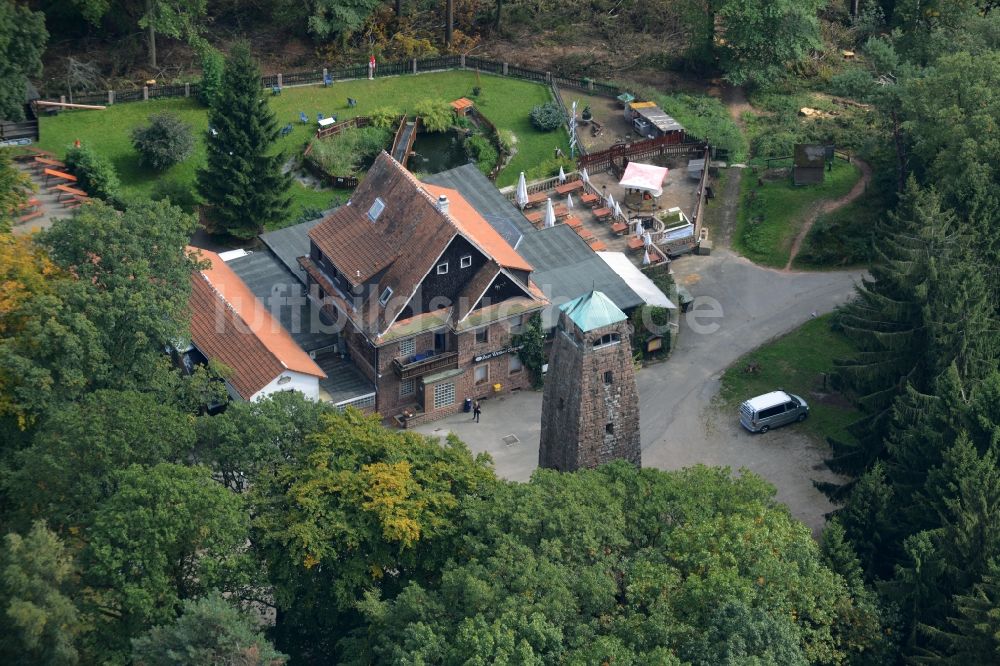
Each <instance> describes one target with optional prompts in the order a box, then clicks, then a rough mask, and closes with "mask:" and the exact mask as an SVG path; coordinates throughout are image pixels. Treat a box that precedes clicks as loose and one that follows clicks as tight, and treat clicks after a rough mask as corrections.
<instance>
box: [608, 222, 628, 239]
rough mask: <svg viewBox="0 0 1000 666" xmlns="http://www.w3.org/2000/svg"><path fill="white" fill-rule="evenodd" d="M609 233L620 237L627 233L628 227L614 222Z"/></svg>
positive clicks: (622, 223)
mask: <svg viewBox="0 0 1000 666" xmlns="http://www.w3.org/2000/svg"><path fill="white" fill-rule="evenodd" d="M611 231H612V232H613V233H615V234H618V235H619V236H622V235H624V234H625V232H627V231H628V225H627V224H625V223H624V222H615V223H614V224H612V225H611Z"/></svg>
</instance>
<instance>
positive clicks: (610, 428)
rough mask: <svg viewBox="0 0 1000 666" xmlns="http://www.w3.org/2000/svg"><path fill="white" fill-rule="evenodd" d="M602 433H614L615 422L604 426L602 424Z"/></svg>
mask: <svg viewBox="0 0 1000 666" xmlns="http://www.w3.org/2000/svg"><path fill="white" fill-rule="evenodd" d="M604 433H605V434H607V435H613V434H615V424H614V423H609V424H607V425H606V426H604Z"/></svg>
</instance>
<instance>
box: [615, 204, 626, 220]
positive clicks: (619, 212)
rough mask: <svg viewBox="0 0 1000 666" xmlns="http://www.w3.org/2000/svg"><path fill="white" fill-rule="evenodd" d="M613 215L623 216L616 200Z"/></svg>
mask: <svg viewBox="0 0 1000 666" xmlns="http://www.w3.org/2000/svg"><path fill="white" fill-rule="evenodd" d="M615 217H625V216H624V215H622V207H621V204H619V203H618V202H617V201H616V202H615Z"/></svg>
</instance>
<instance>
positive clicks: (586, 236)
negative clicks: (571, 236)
mask: <svg viewBox="0 0 1000 666" xmlns="http://www.w3.org/2000/svg"><path fill="white" fill-rule="evenodd" d="M573 231H575V232H576V235H577V236H579V237H580V238H582V239H583V240H585V241H587V242H590V241H592V240H594V234H592V233H591V232H590V231H589V230H588V229H584V228H583V227H580V228H579V229H574V230H573Z"/></svg>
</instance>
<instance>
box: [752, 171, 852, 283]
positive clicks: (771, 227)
mask: <svg viewBox="0 0 1000 666" xmlns="http://www.w3.org/2000/svg"><path fill="white" fill-rule="evenodd" d="M860 176H861V172H860V171H858V169H857V167H855V166H854V165H852V164H847V163H844V162H835V163H834V167H833V171H830V172H827V173H826V179H825V180H824V181H823V183H822V184H820V185H807V186H800V187H795V186H793V185H792V184H791V179H790V178H781V179H780V180H765V181H763V185H758V176H757V175H755V174H754V173H753V172H751V173H745V174H744V175H743V182H742V183H741V184H740V213H739V217H738V219H737V222H736V233H735V234H734V235H733V246H734V247H735V248H736V250H737V251H739V252H740V253H741V254H743V255H744V256H745V257H747V258H748V259H750V260H751V261H753V262H755V263H758V264H762V265H764V266H772V267H774V268H784V266H785V264H786V263H788V256H789V253H790V251H791V248H792V242H793V241H794V240H795V236H796V235H797V234H798V233H799V230H800V229H801V228H802V223H803V222H805V218H806V216H807V214H808V213H809V211H810V210H811V209H812V207H813V206H815V205H816V204H817V203H819V202H820V201H822V200H824V199H836V198H837V197H841V196H843V195H845V194H847V193H848V192H849V191H850V190H851V188H852V187H853V186H854V183H855V182H857V180H858V178H859V177H860Z"/></svg>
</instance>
